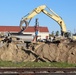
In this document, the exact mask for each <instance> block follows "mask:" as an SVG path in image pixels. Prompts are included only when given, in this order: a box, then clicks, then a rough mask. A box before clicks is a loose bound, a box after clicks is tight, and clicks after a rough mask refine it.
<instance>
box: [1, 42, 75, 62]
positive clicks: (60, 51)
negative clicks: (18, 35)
mask: <svg viewBox="0 0 76 75" xmlns="http://www.w3.org/2000/svg"><path fill="white" fill-rule="evenodd" d="M0 60H3V61H12V62H22V61H23V62H26V61H32V62H33V61H37V62H39V61H44V62H68V63H76V43H74V42H73V43H67V44H63V43H59V44H54V43H49V44H45V43H41V44H38V45H36V46H35V49H34V50H32V49H26V48H25V46H24V45H22V43H19V44H16V43H13V42H11V43H10V44H9V46H8V45H7V43H6V44H5V45H4V46H2V47H0Z"/></svg>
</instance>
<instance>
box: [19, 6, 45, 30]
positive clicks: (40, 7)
mask: <svg viewBox="0 0 76 75" xmlns="http://www.w3.org/2000/svg"><path fill="white" fill-rule="evenodd" d="M45 8H46V6H45V5H42V6H39V7H37V8H35V9H34V10H33V11H32V12H31V13H28V15H27V16H24V17H23V18H22V19H21V21H20V28H21V29H23V28H22V24H23V23H25V24H26V28H27V27H28V23H29V22H30V20H31V19H32V18H33V17H34V16H36V15H37V14H39V13H40V12H41V11H42V10H43V9H45ZM28 20H29V22H27V21H28Z"/></svg>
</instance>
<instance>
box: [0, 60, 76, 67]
mask: <svg viewBox="0 0 76 75" xmlns="http://www.w3.org/2000/svg"><path fill="white" fill-rule="evenodd" d="M0 67H33V68H34V67H35V68H36V67H60V68H66V67H76V64H68V63H62V62H10V61H0Z"/></svg>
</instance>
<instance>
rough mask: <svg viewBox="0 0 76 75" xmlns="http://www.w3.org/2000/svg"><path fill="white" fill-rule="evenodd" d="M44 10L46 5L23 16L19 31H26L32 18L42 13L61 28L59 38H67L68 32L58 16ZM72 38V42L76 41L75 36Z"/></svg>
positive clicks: (51, 11)
mask: <svg viewBox="0 0 76 75" xmlns="http://www.w3.org/2000/svg"><path fill="white" fill-rule="evenodd" d="M45 8H47V9H49V8H48V7H47V6H46V5H41V6H39V7H37V8H35V9H34V10H33V11H32V12H31V13H28V15H27V16H24V17H23V18H22V19H21V21H20V28H21V30H24V29H26V28H27V27H28V25H29V22H30V21H31V19H32V18H33V17H34V16H36V15H37V14H39V13H41V12H43V13H44V14H46V15H47V16H48V17H50V18H52V19H53V20H55V21H56V22H57V23H58V24H59V26H60V28H61V36H64V37H69V32H67V29H66V25H65V23H64V21H63V19H62V18H61V17H60V16H58V15H57V14H56V13H55V12H54V11H53V10H51V9H49V10H50V12H48V11H47V10H45ZM23 23H25V24H26V26H25V28H22V27H23V26H22V25H23ZM72 38H73V39H74V40H75V39H76V37H75V36H74V37H73V36H72V37H71V39H72Z"/></svg>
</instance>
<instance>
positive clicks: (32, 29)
mask: <svg viewBox="0 0 76 75" xmlns="http://www.w3.org/2000/svg"><path fill="white" fill-rule="evenodd" d="M20 30H21V29H20V27H19V26H0V32H6V31H8V32H19V31H20ZM38 30H39V32H49V31H48V28H47V27H41V26H39V27H38ZM24 32H35V26H29V27H28V28H27V29H26V30H24Z"/></svg>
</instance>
